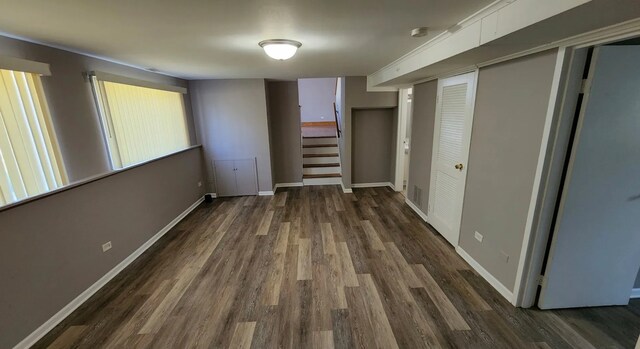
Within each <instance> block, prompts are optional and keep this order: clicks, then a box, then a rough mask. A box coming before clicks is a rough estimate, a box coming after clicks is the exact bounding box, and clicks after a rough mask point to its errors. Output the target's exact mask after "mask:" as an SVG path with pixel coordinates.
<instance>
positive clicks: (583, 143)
mask: <svg viewBox="0 0 640 349" xmlns="http://www.w3.org/2000/svg"><path fill="white" fill-rule="evenodd" d="M591 62H592V63H591V69H590V71H589V78H588V80H587V84H586V87H587V88H586V91H585V96H584V98H583V103H582V108H581V109H582V110H581V115H580V116H579V119H578V126H577V129H576V134H575V137H574V142H573V147H572V153H571V155H570V160H569V166H568V170H567V174H566V177H565V184H564V187H563V190H562V198H561V200H560V206H559V209H558V213H557V217H556V225H555V229H554V233H553V238H552V242H551V249H550V251H549V257H548V259H547V266H546V270H545V271H544V278H543V282H542V288H541V292H540V299H539V302H538V306H539V307H540V308H541V309H552V308H570V307H592V306H604V305H624V304H627V303H628V302H629V298H630V296H631V290H632V288H633V286H634V281H635V279H636V276H637V273H638V266H640V228H639V227H640V181H639V180H638V178H639V177H640V161H639V159H640V102H639V101H640V99H639V96H640V67H639V66H638V62H640V46H634V45H628V46H602V47H599V48H596V49H595V50H594V53H593V58H592V60H591Z"/></svg>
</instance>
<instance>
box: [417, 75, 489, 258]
mask: <svg viewBox="0 0 640 349" xmlns="http://www.w3.org/2000/svg"><path fill="white" fill-rule="evenodd" d="M476 75H477V74H476V73H475V72H473V73H468V74H463V75H458V76H454V77H451V78H447V79H441V80H439V81H438V103H437V105H436V120H435V126H434V138H433V154H432V160H431V183H430V186H429V187H430V190H429V209H428V214H427V218H428V221H429V224H431V225H432V226H433V227H434V228H436V230H438V232H439V233H440V234H441V235H442V236H444V237H445V238H446V239H447V240H448V241H449V243H451V244H452V245H453V246H457V245H458V238H459V236H460V220H461V218H462V200H463V198H464V186H465V181H466V177H467V160H468V157H469V144H470V141H471V126H472V124H473V107H474V103H475V85H476Z"/></svg>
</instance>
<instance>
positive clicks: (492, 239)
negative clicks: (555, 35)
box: [459, 50, 557, 290]
mask: <svg viewBox="0 0 640 349" xmlns="http://www.w3.org/2000/svg"><path fill="white" fill-rule="evenodd" d="M556 56H557V50H550V51H545V52H542V53H539V54H535V55H531V56H527V57H523V58H520V59H516V60H512V61H508V62H504V63H500V64H496V65H493V66H489V67H486V68H482V69H480V73H479V76H478V88H477V94H476V104H475V114H474V119H473V130H472V134H471V149H470V152H469V166H468V169H469V170H468V172H467V182H466V189H465V196H464V205H463V211H462V223H461V229H460V241H459V245H460V247H462V249H464V250H465V251H466V252H467V253H468V254H469V255H470V256H471V257H472V258H473V259H475V260H476V261H477V262H478V263H479V264H480V265H482V267H484V268H485V269H486V270H487V271H489V273H491V274H492V275H493V276H494V277H495V278H496V279H497V280H499V281H500V282H501V283H502V284H503V285H504V286H505V287H506V288H507V289H509V290H514V285H515V278H516V272H517V266H518V262H519V260H520V251H521V248H522V242H523V238H524V231H525V224H526V221H527V214H528V211H529V204H530V201H531V195H532V190H533V181H534V175H535V172H536V167H537V163H538V156H539V152H540V146H541V142H542V133H543V127H544V123H545V119H546V115H547V108H548V104H549V97H550V94H551V87H552V80H553V74H554V70H555V64H556ZM475 231H478V232H479V233H481V234H482V235H483V236H484V240H483V242H482V243H480V242H478V240H476V239H475V237H474V232H475ZM505 255H507V256H508V258H507V257H506V256H505ZM507 259H508V260H507Z"/></svg>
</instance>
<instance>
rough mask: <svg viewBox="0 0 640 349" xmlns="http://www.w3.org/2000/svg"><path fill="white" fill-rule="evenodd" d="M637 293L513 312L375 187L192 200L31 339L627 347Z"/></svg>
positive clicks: (162, 344)
mask: <svg viewBox="0 0 640 349" xmlns="http://www.w3.org/2000/svg"><path fill="white" fill-rule="evenodd" d="M639 334H640V303H639V302H637V301H634V302H632V305H630V306H627V307H607V308H592V309H575V310H563V311H545V312H543V311H539V310H525V309H516V308H514V307H512V306H511V305H510V304H509V303H508V302H507V301H506V300H504V299H503V298H502V297H501V296H500V295H499V294H498V293H497V292H496V291H494V290H493V289H492V288H491V286H489V284H488V283H487V282H485V281H484V280H483V279H482V278H481V277H480V276H479V275H478V274H477V273H476V272H475V271H473V270H472V269H471V268H470V267H469V265H467V264H466V263H465V262H464V261H463V260H462V259H461V258H460V257H459V256H458V255H457V254H456V253H455V251H454V249H453V248H452V247H451V246H450V245H448V244H447V243H446V242H445V240H444V239H443V238H442V237H440V236H439V235H438V234H437V233H434V232H433V231H431V230H430V229H429V228H428V226H426V225H425V224H424V223H422V222H421V221H420V219H419V218H418V217H417V216H416V215H415V214H414V213H413V212H412V211H411V210H410V209H409V208H408V207H407V206H406V205H405V204H404V202H403V197H402V196H401V195H400V194H398V193H394V192H392V191H391V190H389V189H387V188H376V189H360V190H354V194H343V193H342V192H341V191H340V190H339V187H337V186H325V187H303V188H291V189H288V190H280V191H278V192H277V194H276V195H275V196H273V197H242V198H229V199H217V200H215V201H214V202H213V203H212V204H203V205H201V206H200V207H199V208H197V209H196V210H195V211H194V212H193V213H192V214H190V215H189V216H188V217H187V218H186V219H184V220H183V221H182V222H181V223H179V224H178V225H177V226H176V227H175V228H174V229H172V230H171V231H170V232H169V233H167V235H165V237H163V238H162V239H161V240H160V241H159V242H158V243H156V244H155V245H154V246H153V247H152V248H151V249H150V250H149V251H147V252H146V253H145V254H144V255H143V256H141V257H140V258H139V259H138V260H136V261H135V262H134V263H133V264H132V265H131V266H130V267H129V268H127V269H126V270H125V271H123V272H122V273H121V274H120V275H118V276H117V277H116V278H115V279H114V280H112V281H111V282H110V283H109V284H108V285H107V286H105V288H103V289H102V290H100V291H99V292H98V293H97V294H96V295H94V296H93V297H92V298H91V299H90V300H89V301H88V302H87V303H85V304H84V305H83V306H82V307H80V308H79V309H78V310H76V311H75V312H74V313H73V314H72V315H71V316H70V317H68V318H67V319H66V320H65V321H63V322H62V323H61V324H60V325H59V326H57V327H56V328H55V329H54V330H53V331H51V332H50V333H49V334H48V335H47V336H45V337H44V338H43V339H42V340H41V341H40V342H38V343H37V345H36V346H35V347H36V348H46V347H53V348H71V347H79V348H227V347H231V348H249V347H252V348H277V347H283V348H333V347H335V348H398V347H400V348H423V347H432V348H440V347H441V348H633V346H634V344H635V342H636V338H638V335H639Z"/></svg>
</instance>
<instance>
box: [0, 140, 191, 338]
mask: <svg viewBox="0 0 640 349" xmlns="http://www.w3.org/2000/svg"><path fill="white" fill-rule="evenodd" d="M201 165H202V158H201V147H196V148H191V149H189V150H185V151H183V152H180V153H177V154H173V155H169V156H167V157H165V158H162V159H159V160H156V161H153V162H150V163H147V164H144V165H141V166H139V167H134V168H131V169H126V170H122V171H119V172H115V173H113V174H112V175H110V176H107V177H104V178H101V179H98V180H96V181H93V182H89V183H87V184H84V185H80V186H77V187H73V188H69V189H68V190H65V191H62V192H58V193H54V194H51V195H48V196H45V197H42V198H39V199H36V200H35V201H31V202H27V203H24V204H22V205H19V206H16V207H11V208H7V209H5V210H1V211H0V227H2V229H0V263H1V265H2V268H0V280H2V287H0V309H2V311H0V328H1V329H2V331H0V348H12V347H13V346H14V345H16V344H17V343H19V342H20V341H21V340H22V339H24V338H25V337H27V336H28V335H29V334H30V333H31V332H33V331H34V330H35V329H36V328H38V327H39V326H40V325H42V324H43V323H44V322H45V321H47V320H49V318H51V317H52V316H53V315H54V314H56V313H57V312H58V311H59V310H61V309H62V308H63V307H64V306H66V305H67V304H68V303H69V302H70V301H72V300H73V299H74V298H76V297H77V296H78V295H80V294H81V293H82V292H83V291H85V290H86V289H87V288H88V287H89V286H91V285H92V284H94V283H95V282H96V281H98V279H100V278H101V277H102V276H104V275H105V274H106V273H107V272H108V271H110V270H111V269H112V268H114V267H115V266H116V265H117V264H118V263H120V262H121V261H123V260H124V259H125V258H126V257H127V256H129V255H130V254H131V253H132V252H134V251H135V250H136V249H138V248H139V247H140V246H141V245H143V244H144V243H145V242H146V241H147V240H149V239H150V238H151V237H152V236H154V235H155V234H156V233H158V232H159V231H160V230H161V229H162V228H163V227H165V226H166V225H167V224H168V223H169V222H171V221H172V220H173V219H175V218H176V217H177V216H178V215H180V214H181V213H182V212H183V211H184V210H186V209H187V208H188V207H189V206H190V205H192V204H193V203H195V202H196V201H197V200H198V199H199V198H201V197H202V195H203V188H202V187H198V184H197V183H198V182H199V181H201V180H202V179H201V178H202V177H201V175H202V172H201ZM34 218H35V219H34ZM107 241H111V242H112V245H113V248H112V249H111V250H109V251H107V252H106V253H103V252H102V249H101V246H102V244H103V243H105V242H107Z"/></svg>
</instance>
